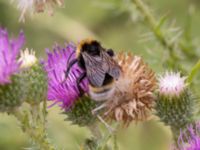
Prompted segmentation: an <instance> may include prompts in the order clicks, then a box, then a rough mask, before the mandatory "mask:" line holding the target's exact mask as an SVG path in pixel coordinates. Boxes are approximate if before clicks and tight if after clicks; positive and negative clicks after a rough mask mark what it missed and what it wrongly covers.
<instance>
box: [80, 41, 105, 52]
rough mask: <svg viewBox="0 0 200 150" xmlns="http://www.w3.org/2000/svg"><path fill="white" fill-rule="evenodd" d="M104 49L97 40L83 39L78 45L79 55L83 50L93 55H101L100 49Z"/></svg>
mask: <svg viewBox="0 0 200 150" xmlns="http://www.w3.org/2000/svg"><path fill="white" fill-rule="evenodd" d="M101 49H102V47H101V44H100V43H99V42H98V41H96V40H88V39H87V40H83V41H82V42H81V43H80V45H79V47H78V52H77V53H78V55H80V53H81V52H87V53H88V54H89V55H92V56H99V55H100V50H101Z"/></svg>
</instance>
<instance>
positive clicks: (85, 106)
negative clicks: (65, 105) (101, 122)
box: [64, 96, 96, 126]
mask: <svg viewBox="0 0 200 150" xmlns="http://www.w3.org/2000/svg"><path fill="white" fill-rule="evenodd" d="M94 108H96V102H95V101H94V100H91V99H90V98H89V97H87V96H84V97H82V98H80V99H79V100H77V101H76V102H75V104H73V106H71V107H70V108H69V110H66V111H65V112H64V113H65V114H67V119H66V120H67V121H71V122H72V124H76V125H79V126H89V125H91V124H93V123H94V122H95V121H96V117H95V115H93V114H92V110H93V109H94Z"/></svg>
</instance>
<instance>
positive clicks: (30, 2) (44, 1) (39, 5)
mask: <svg viewBox="0 0 200 150" xmlns="http://www.w3.org/2000/svg"><path fill="white" fill-rule="evenodd" d="M17 2H18V5H17V7H18V9H19V10H21V16H20V19H19V20H20V21H24V16H25V14H26V13H27V12H31V13H33V12H43V11H45V9H47V8H48V11H49V13H50V14H52V13H53V7H54V6H55V5H58V6H62V5H63V3H64V0H17Z"/></svg>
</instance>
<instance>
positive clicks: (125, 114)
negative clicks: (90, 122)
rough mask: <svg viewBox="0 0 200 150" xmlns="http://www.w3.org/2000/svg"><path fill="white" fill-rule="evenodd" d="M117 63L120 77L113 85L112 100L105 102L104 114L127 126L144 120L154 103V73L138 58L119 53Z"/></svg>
mask: <svg viewBox="0 0 200 150" xmlns="http://www.w3.org/2000/svg"><path fill="white" fill-rule="evenodd" d="M117 61H118V62H119V65H120V66H121V68H122V76H121V77H120V78H119V79H118V81H116V83H115V88H116V89H115V92H114V94H113V97H112V99H109V100H108V101H107V102H106V106H107V110H108V111H107V112H106V114H109V116H111V118H112V119H114V120H117V121H124V122H125V123H127V124H128V123H130V122H131V121H133V120H135V121H139V120H145V119H147V117H148V116H149V112H150V110H151V109H152V106H153V102H154V97H153V91H154V89H155V87H156V78H155V75H154V72H153V71H152V70H151V69H150V68H149V67H148V66H147V64H145V63H144V62H143V60H142V58H141V57H139V56H134V55H132V54H124V53H119V54H118V55H117Z"/></svg>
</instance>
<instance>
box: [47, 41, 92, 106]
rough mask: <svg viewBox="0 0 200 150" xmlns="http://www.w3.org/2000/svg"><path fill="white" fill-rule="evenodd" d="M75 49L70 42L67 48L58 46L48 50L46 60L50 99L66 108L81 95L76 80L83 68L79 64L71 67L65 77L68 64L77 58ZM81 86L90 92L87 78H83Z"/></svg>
mask: <svg viewBox="0 0 200 150" xmlns="http://www.w3.org/2000/svg"><path fill="white" fill-rule="evenodd" d="M75 50H76V47H75V46H74V45H73V44H68V45H67V47H66V48H60V47H59V46H57V47H56V48H55V49H54V51H53V52H49V50H47V55H48V60H47V61H46V62H45V70H46V71H47V74H48V100H51V101H54V104H56V103H58V104H60V106H61V107H62V108H63V109H65V110H67V109H68V108H69V107H70V106H71V105H72V104H73V103H74V102H75V101H76V100H77V99H78V98H79V97H80V91H79V89H78V87H77V83H76V81H77V79H78V77H79V76H80V75H81V74H82V73H83V70H82V69H81V68H80V67H79V66H78V64H75V65H73V66H72V67H71V69H70V72H69V74H68V77H67V79H65V71H66V69H67V65H68V64H69V62H70V61H72V60H73V59H76V54H75ZM80 86H81V88H82V90H83V91H84V92H88V89H89V87H88V80H87V79H86V78H85V79H83V81H82V82H81V83H80ZM54 104H53V105H54Z"/></svg>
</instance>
